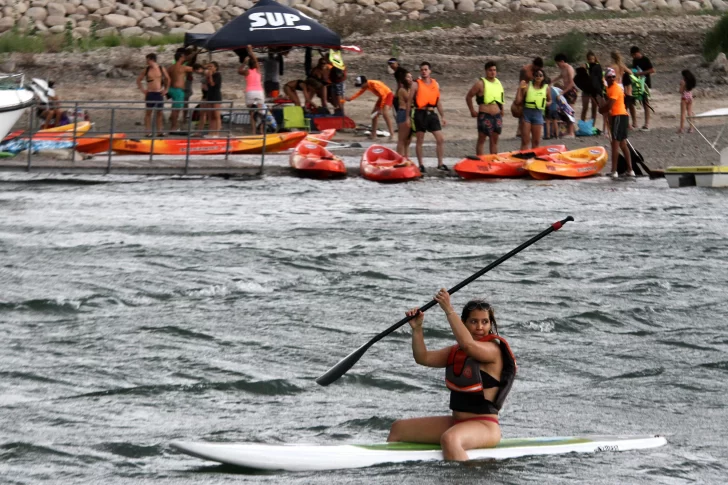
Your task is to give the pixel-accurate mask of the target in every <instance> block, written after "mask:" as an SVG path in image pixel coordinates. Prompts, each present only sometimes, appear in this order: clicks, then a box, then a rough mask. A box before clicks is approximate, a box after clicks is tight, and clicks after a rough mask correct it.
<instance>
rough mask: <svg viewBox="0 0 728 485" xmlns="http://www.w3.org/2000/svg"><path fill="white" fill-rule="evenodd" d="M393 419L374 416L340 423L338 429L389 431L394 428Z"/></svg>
mask: <svg viewBox="0 0 728 485" xmlns="http://www.w3.org/2000/svg"><path fill="white" fill-rule="evenodd" d="M392 421H394V419H393V418H383V417H380V416H372V417H371V418H360V419H350V420H348V421H344V422H343V423H339V424H338V425H336V428H337V429H338V428H354V429H357V430H359V429H371V430H376V431H388V430H389V428H390V427H391V426H392Z"/></svg>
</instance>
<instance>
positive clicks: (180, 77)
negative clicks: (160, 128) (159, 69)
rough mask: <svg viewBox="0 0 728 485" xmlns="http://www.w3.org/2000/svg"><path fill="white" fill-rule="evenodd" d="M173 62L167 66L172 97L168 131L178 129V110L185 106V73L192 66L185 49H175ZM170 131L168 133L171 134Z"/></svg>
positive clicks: (189, 70)
mask: <svg viewBox="0 0 728 485" xmlns="http://www.w3.org/2000/svg"><path fill="white" fill-rule="evenodd" d="M174 59H175V63H174V64H173V65H172V67H170V68H169V78H170V86H169V96H170V97H171V98H172V112H171V113H170V115H169V129H170V132H171V133H173V132H176V131H179V126H178V124H177V120H178V119H179V112H180V110H181V109H183V108H184V107H185V84H186V82H187V74H189V73H192V66H188V65H187V64H186V62H187V56H186V54H185V49H184V48H181V49H177V52H175V53H174ZM171 133H170V134H171Z"/></svg>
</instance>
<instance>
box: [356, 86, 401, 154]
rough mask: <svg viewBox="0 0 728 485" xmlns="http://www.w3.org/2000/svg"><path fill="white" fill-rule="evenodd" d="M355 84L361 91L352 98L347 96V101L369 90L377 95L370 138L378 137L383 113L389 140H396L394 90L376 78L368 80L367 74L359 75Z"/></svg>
mask: <svg viewBox="0 0 728 485" xmlns="http://www.w3.org/2000/svg"><path fill="white" fill-rule="evenodd" d="M354 86H356V87H357V88H360V89H359V92H357V93H356V94H355V95H354V96H352V97H350V98H346V101H353V100H355V99H356V98H358V97H359V96H361V95H362V94H364V93H366V92H367V91H370V92H371V93H372V94H374V96H376V97H377V102H376V103H374V108H372V133H371V135H369V138H371V139H372V140H376V139H377V122H378V121H379V115H380V114H381V115H382V116H384V121H385V123H387V129H388V130H389V141H395V138H394V126H393V124H392V102H393V101H394V94H393V93H392V90H391V89H389V88H388V87H387V85H386V84H384V83H383V82H382V81H376V80H374V79H371V80H368V79H367V78H366V76H357V78H356V81H355V82H354Z"/></svg>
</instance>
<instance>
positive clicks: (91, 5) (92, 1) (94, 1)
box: [81, 0, 101, 13]
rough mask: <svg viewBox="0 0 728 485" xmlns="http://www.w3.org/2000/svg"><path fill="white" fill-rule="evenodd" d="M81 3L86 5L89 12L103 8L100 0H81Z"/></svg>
mask: <svg viewBox="0 0 728 485" xmlns="http://www.w3.org/2000/svg"><path fill="white" fill-rule="evenodd" d="M81 5H83V6H84V7H86V9H87V10H88V11H89V13H93V12H95V11H97V10H98V9H100V8H101V3H100V2H99V0H83V2H81Z"/></svg>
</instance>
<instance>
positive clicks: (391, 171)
mask: <svg viewBox="0 0 728 485" xmlns="http://www.w3.org/2000/svg"><path fill="white" fill-rule="evenodd" d="M361 176H362V177H364V178H365V179H367V180H373V181H375V182H390V183H393V182H408V181H410V180H415V179H418V178H420V177H421V176H422V173H421V172H420V169H419V168H418V167H417V165H415V164H414V163H412V161H411V160H407V159H406V158H404V157H403V156H402V155H400V154H399V153H397V152H395V151H394V150H392V149H391V148H387V147H385V146H382V145H372V146H370V147H369V148H367V150H366V151H365V152H364V155H362V157H361Z"/></svg>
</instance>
